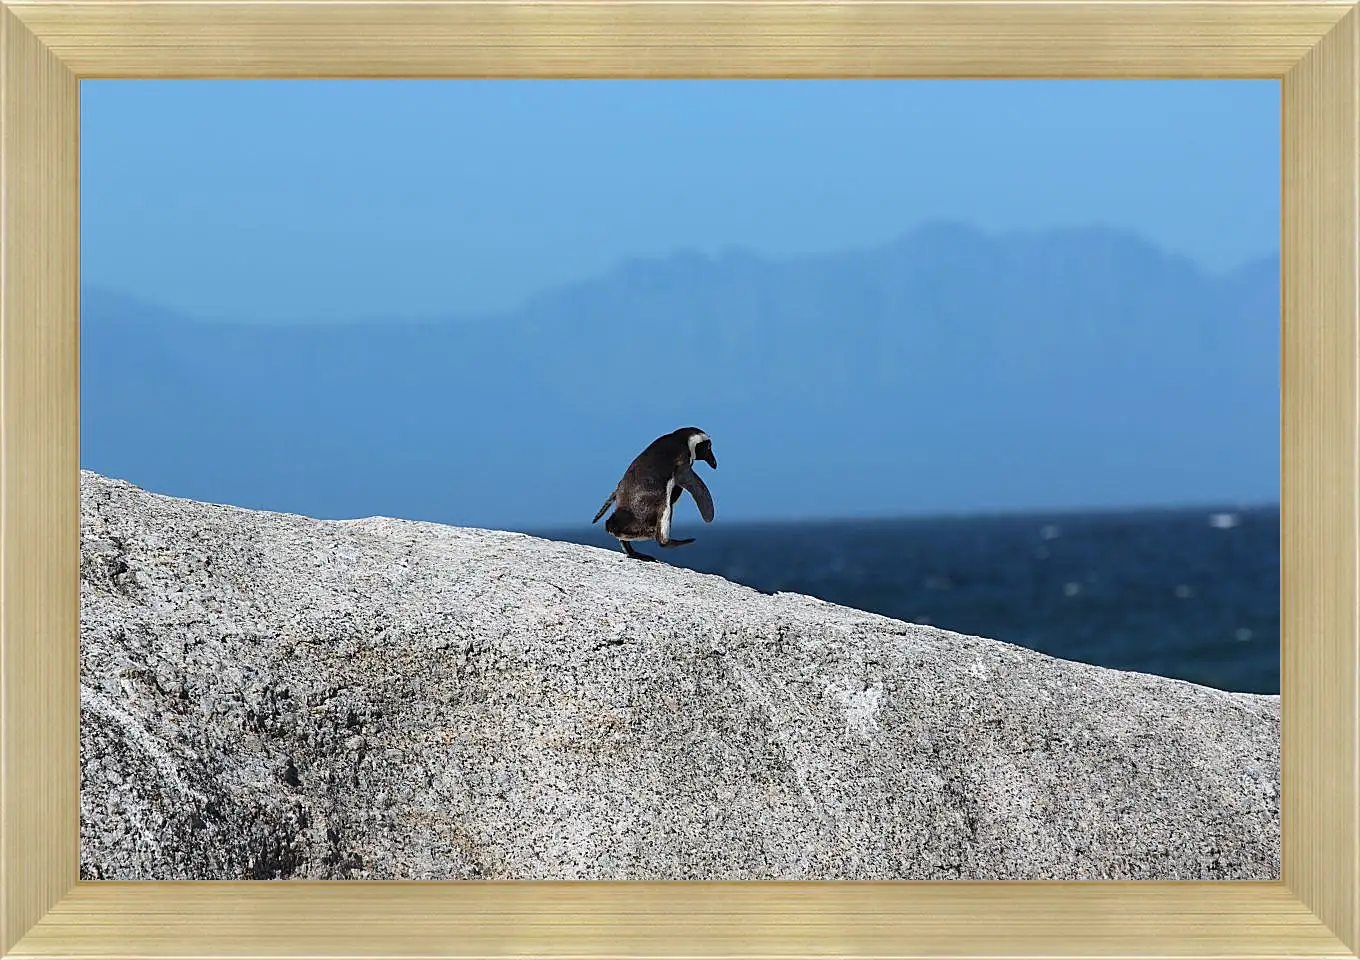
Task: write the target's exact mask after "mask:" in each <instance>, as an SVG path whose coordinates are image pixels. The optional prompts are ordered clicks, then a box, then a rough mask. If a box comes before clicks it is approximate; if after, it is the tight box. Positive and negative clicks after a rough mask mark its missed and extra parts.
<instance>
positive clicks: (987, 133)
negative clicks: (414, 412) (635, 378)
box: [81, 80, 1280, 321]
mask: <svg viewBox="0 0 1360 960" xmlns="http://www.w3.org/2000/svg"><path fill="white" fill-rule="evenodd" d="M81 95H82V111H81V122H82V140H81V177H82V184H81V194H82V230H81V240H82V245H83V250H82V274H83V280H84V282H86V283H89V284H97V285H100V286H106V287H112V288H115V289H117V290H121V291H125V292H127V293H131V294H134V295H137V296H141V297H145V298H148V299H151V300H153V301H156V302H159V303H162V304H164V305H166V306H168V307H172V308H174V309H176V310H180V311H183V312H186V313H189V314H193V315H197V316H203V317H219V318H229V319H236V320H252V321H275V320H309V321H311V320H352V319H368V318H371V319H377V318H387V317H435V316H449V315H460V314H477V313H492V312H498V311H500V310H503V309H507V308H512V307H514V306H515V305H517V304H519V303H521V302H522V301H523V300H524V299H525V298H526V297H528V296H531V295H533V294H535V293H538V292H540V291H543V290H545V289H548V288H551V287H554V286H557V285H559V284H563V283H569V282H574V281H578V280H581V279H583V278H586V277H589V276H591V275H593V274H597V273H600V272H602V271H604V270H607V269H609V268H610V267H612V266H613V265H615V264H616V263H617V262H618V261H620V260H621V259H625V258H629V257H634V256H646V255H653V254H666V253H670V252H672V251H674V250H676V249H678V248H684V247H690V248H694V249H698V250H700V251H706V252H717V251H720V250H721V249H722V248H724V247H728V246H738V247H745V248H748V249H751V250H753V251H755V252H758V253H762V254H766V255H769V256H774V257H782V256H785V255H789V254H797V253H811V252H821V251H834V250H840V249H844V248H846V247H859V246H865V245H870V244H875V243H879V242H882V241H885V240H888V239H891V238H893V237H896V236H899V235H901V234H902V233H904V232H905V231H907V230H908V229H910V228H911V227H912V226H914V225H916V224H917V223H919V222H921V221H925V220H930V219H935V218H941V217H943V218H950V219H955V220H962V221H966V222H968V223H971V224H973V225H975V226H978V227H981V228H983V229H987V230H1008V229H1014V228H1021V229H1039V228H1045V227H1050V226H1068V225H1084V224H1092V223H1102V224H1109V225H1114V226H1118V227H1123V228H1128V229H1132V230H1135V231H1137V232H1139V233H1141V234H1142V235H1144V236H1145V237H1147V238H1148V239H1150V240H1152V241H1154V242H1156V243H1158V244H1159V245H1161V246H1163V247H1164V248H1166V249H1167V250H1169V251H1172V252H1176V253H1183V254H1187V255H1189V256H1191V257H1192V258H1194V259H1195V260H1197V261H1199V262H1200V263H1201V264H1203V265H1205V266H1207V267H1210V268H1212V269H1225V268H1228V267H1232V266H1235V265H1236V264H1238V263H1239V262H1241V261H1242V260H1244V259H1246V258H1249V257H1254V256H1259V255H1261V254H1264V253H1269V252H1271V251H1274V250H1275V249H1277V247H1278V237H1279V175H1280V169H1279V151H1278V136H1279V122H1280V117H1279V85H1278V83H1276V82H1274V81H1104V82H1091V81H718V82H714V81H622V82H621V81H487V82H480V81H277V82H276V81H191V82H186V81H146V80H138V81H110V80H97V81H90V80H87V81H83V82H82V85H81ZM1263 143H1267V144H1271V145H1272V147H1271V148H1270V149H1264V150H1263V149H1262V148H1261V145H1262V144H1263ZM356 263H362V264H363V268H362V269H355V264H356Z"/></svg>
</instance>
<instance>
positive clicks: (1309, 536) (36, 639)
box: [0, 0, 1360, 958]
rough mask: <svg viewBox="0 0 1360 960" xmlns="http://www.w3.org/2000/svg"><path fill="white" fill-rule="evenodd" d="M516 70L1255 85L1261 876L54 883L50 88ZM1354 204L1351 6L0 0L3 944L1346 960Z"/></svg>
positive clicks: (70, 172)
mask: <svg viewBox="0 0 1360 960" xmlns="http://www.w3.org/2000/svg"><path fill="white" fill-rule="evenodd" d="M520 76H541V77H583V76H593V77H675V76H686V77H719V76H723V77H733V76H761V77H852V76H860V77H870V76H872V77H1092V78H1094V77H1111V78H1120V77H1147V78H1151V77H1189V78H1213V77H1221V78H1246V77H1256V78H1276V79H1280V80H1281V81H1282V96H1283V102H1282V120H1283V133H1282V143H1283V191H1284V192H1283V232H1282V249H1281V255H1282V272H1283V277H1282V284H1283V286H1282V301H1283V327H1282V341H1281V342H1282V388H1281V389H1282V398H1281V402H1282V448H1281V449H1282V491H1281V527H1282V530H1281V570H1282V618H1281V623H1282V644H1281V646H1282V654H1281V655H1282V709H1283V720H1282V731H1283V733H1282V735H1283V744H1282V757H1283V759H1282V816H1283V851H1282V854H1283V860H1282V864H1283V869H1282V879H1281V880H1280V881H1279V882H1273V883H1272V882H1260V883H1257V882H1204V883H1182V882H1177V883H1155V882H1129V883H1096V882H1077V883H1038V882H1025V883H1019V882H1016V883H973V882H966V881H952V882H944V883H913V882H903V883H837V882H827V883H812V882H789V883H765V882H746V883H654V884H653V883H612V882H573V883H529V882H474V881H453V882H425V883H403V882H357V881H343V882H329V883H327V882H303V881H283V882H275V883H268V882H260V881H254V882H241V883H235V882H233V883H208V882H198V883H192V882H179V883H160V882H113V881H94V882H79V881H78V880H77V873H78V859H79V836H78V834H79V805H78V793H77V791H78V784H79V729H78V719H79V687H78V666H79V664H78V647H79V645H78V624H79V581H78V570H77V567H78V554H79V530H78V516H79V504H78V477H79V474H78V449H77V447H78V421H79V392H78V326H79V298H80V294H79V280H78V277H79V205H78V195H79V182H78V181H79V162H78V151H79V129H80V127H79V83H78V81H79V80H80V79H81V78H112V77H162V78H185V77H283V78H287V77H520ZM545 162H546V161H545ZM1358 204H1360V12H1358V11H1357V10H1356V9H1355V3H1354V2H1353V0H1346V2H1315V0H1189V2H1182V0H1113V2H1110V0H6V2H0V778H2V779H3V784H2V785H0V786H2V789H3V794H2V795H0V885H2V888H0V900H3V903H0V949H2V950H3V951H4V954H5V955H7V956H15V957H73V958H84V957H91V958H93V957H99V958H131V957H170V956H174V957H209V956H211V957H303V956H306V957H389V956H390V957H396V956H404V957H413V956H420V957H549V956H552V957H584V956H592V957H595V956H609V957H634V956H638V957H641V956H648V957H693V958H699V957H705V958H707V957H763V958H764V957H768V958H775V957H875V958H878V957H906V956H913V957H921V956H953V955H967V956H970V957H984V956H1003V955H1004V956H1008V957H1016V956H1034V957H1039V956H1043V957H1058V956H1090V957H1115V956H1119V957H1130V956H1159V957H1172V956H1174V957H1210V956H1213V957H1280V958H1284V957H1313V956H1353V955H1355V954H1356V951H1357V949H1358V948H1360V779H1358V778H1360V560H1358V559H1357V554H1358V552H1360V207H1358V206H1357V205H1358ZM1168 349H1174V347H1172V346H1171V345H1168Z"/></svg>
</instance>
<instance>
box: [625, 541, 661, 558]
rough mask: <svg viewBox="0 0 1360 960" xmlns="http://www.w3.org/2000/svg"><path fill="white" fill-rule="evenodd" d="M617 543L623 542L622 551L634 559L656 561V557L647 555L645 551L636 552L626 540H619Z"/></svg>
mask: <svg viewBox="0 0 1360 960" xmlns="http://www.w3.org/2000/svg"><path fill="white" fill-rule="evenodd" d="M619 543H621V544H623V552H624V553H626V554H628V556H630V557H632V558H633V559H634V560H646V561H649V562H651V563H656V557H652V556H648V555H647V554H645V553H638V552H637V551H636V550H634V549H633V545H632V544H631V543H629V542H628V541H627V540H620V541H619Z"/></svg>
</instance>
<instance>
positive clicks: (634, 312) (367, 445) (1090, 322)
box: [82, 224, 1279, 529]
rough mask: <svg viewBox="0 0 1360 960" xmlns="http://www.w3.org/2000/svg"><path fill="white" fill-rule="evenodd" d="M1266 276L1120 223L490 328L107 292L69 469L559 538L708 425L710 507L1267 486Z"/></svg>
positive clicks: (899, 507)
mask: <svg viewBox="0 0 1360 960" xmlns="http://www.w3.org/2000/svg"><path fill="white" fill-rule="evenodd" d="M1278 277H1279V272H1278V257H1277V256H1266V257H1264V258H1260V259H1258V260H1256V261H1254V262H1252V263H1249V264H1244V265H1243V266H1242V267H1240V268H1239V269H1237V270H1234V271H1228V272H1226V273H1222V274H1216V275H1211V274H1209V273H1208V272H1207V271H1204V270H1201V269H1199V268H1198V267H1197V266H1196V265H1195V264H1194V263H1193V262H1192V261H1190V260H1188V259H1187V258H1184V257H1178V256H1175V255H1170V254H1165V253H1164V252H1161V251H1159V250H1158V249H1157V248H1156V247H1154V246H1153V245H1151V244H1149V243H1147V242H1146V241H1142V240H1140V239H1139V238H1137V237H1136V235H1132V234H1129V233H1127V232H1126V231H1113V230H1101V229H1086V230H1067V231H1049V232H1042V233H1039V234H1036V235H1035V236H1034V237H1026V236H1024V235H1018V234H1016V235H1004V236H1001V237H1000V238H998V237H994V236H989V235H987V234H984V233H982V232H981V231H976V230H973V229H971V228H968V227H966V226H961V225H957V224H954V225H938V224H937V225H934V226H927V227H923V228H921V229H918V230H915V231H912V232H911V233H909V234H906V235H904V237H903V238H901V239H900V240H898V241H895V242H893V243H889V244H884V245H879V246H876V247H872V248H870V249H869V251H868V252H867V253H865V252H859V253H856V252H854V251H848V252H843V253H838V254H831V255H826V256H821V257H812V258H808V259H803V260H797V261H771V260H765V259H762V258H760V257H759V256H756V255H747V254H743V253H741V252H731V253H729V254H727V255H724V256H719V257H709V256H706V255H702V254H690V255H676V256H672V257H668V258H663V259H659V260H651V261H648V260H645V259H642V260H635V261H629V262H627V263H624V264H621V265H620V266H619V267H618V268H616V270H614V271H612V272H609V273H606V274H602V275H599V276H596V277H593V278H588V279H587V280H585V281H583V282H582V283H580V284H576V285H571V286H567V287H562V288H558V289H556V290H554V291H552V292H550V293H546V294H542V295H537V296H534V297H530V298H528V299H527V300H526V303H525V306H523V307H522V308H521V309H520V310H518V311H515V312H513V313H511V314H507V315H505V316H503V317H501V318H499V319H497V320H494V321H491V320H488V321H486V322H479V321H475V320H467V319H465V320H461V321H458V322H446V323H438V322H426V321H402V322H394V323H345V324H336V325H313V324H297V325H278V326H262V325H251V324H248V323H228V322H222V321H200V322H197V323H185V322H184V321H183V319H182V318H178V317H177V315H175V314H174V312H173V311H169V310H165V309H156V308H154V307H147V306H145V305H141V304H138V303H137V302H136V301H135V299H131V298H128V297H126V296H121V295H108V294H106V293H104V292H101V291H99V290H90V291H87V295H86V298H85V302H84V304H83V323H82V350H83V356H84V360H83V363H82V465H84V466H86V467H89V468H91V469H96V470H99V471H100V472H103V473H107V474H112V475H119V476H126V477H129V478H131V479H134V480H136V481H137V482H139V483H144V484H147V485H149V486H151V487H153V488H156V489H161V490H164V491H166V492H170V493H175V494H179V495H185V496H192V497H194V498H196V499H208V500H217V501H223V502H231V503H237V504H241V505H245V506H259V507H264V508H273V509H283V510H290V511H295V512H301V513H307V514H311V515H316V516H353V515H356V514H360V513H368V514H388V515H401V516H409V517H413V518H419V519H431V520H438V521H448V522H458V523H469V524H475V525H490V526H514V527H518V528H521V529H525V528H528V527H540V528H541V527H545V526H561V525H563V524H565V523H569V522H572V518H573V517H576V516H577V515H580V516H581V517H582V518H583V522H584V520H588V517H589V514H590V513H591V512H593V509H594V506H592V505H591V502H594V503H595V505H598V501H599V500H600V499H601V498H602V497H603V496H604V494H606V493H607V492H608V490H609V488H610V487H611V486H612V485H613V483H614V482H615V481H616V480H617V475H618V474H619V473H621V472H622V469H623V467H624V466H625V465H626V464H627V462H628V460H630V459H631V457H632V456H633V455H634V454H635V453H636V452H637V450H639V449H641V447H642V446H644V445H645V444H646V442H647V441H648V440H650V439H651V438H652V437H653V436H656V435H659V434H661V433H664V432H667V431H669V430H670V429H673V428H674V427H675V426H676V425H677V424H679V423H698V424H700V425H702V426H703V427H704V428H705V429H706V430H708V431H709V432H710V433H711V434H713V436H714V438H715V443H716V445H717V447H718V451H719V457H720V459H721V460H722V461H723V465H724V470H723V471H722V472H720V473H718V474H716V475H715V477H714V483H715V484H716V488H715V490H714V495H715V498H716V499H717V502H718V509H719V515H720V517H721V516H731V517H734V518H744V519H773V518H775V517H777V516H779V515H785V516H816V515H826V514H838V513H839V514H851V515H866V514H868V513H904V512H906V513H922V512H937V511H955V510H958V509H972V508H983V509H989V508H1000V507H1017V508H1020V507H1026V506H1028V507H1033V508H1038V509H1045V508H1049V507H1056V506H1061V505H1062V504H1063V503H1065V502H1075V501H1080V502H1086V503H1089V504H1091V505H1093V506H1097V507H1100V506H1128V505H1133V504H1135V503H1147V504H1150V505H1158V504H1162V503H1170V502H1186V501H1204V502H1223V501H1237V500H1245V501H1260V500H1271V499H1274V498H1276V497H1278V433H1277V432H1276V431H1277V430H1278V403H1279V395H1278V390H1279V381H1278V373H1279V369H1278V366H1279V354H1278V309H1279V303H1278V298H1279V292H1278V290H1279V287H1278V283H1279V281H1278ZM724 450H726V451H728V452H727V453H726V454H724V453H723V451H724ZM794 463H796V468H795V467H794V466H792V464H794ZM921 463H925V464H927V465H928V467H929V468H928V469H922V468H921V467H920V466H919V464H921ZM546 476H551V477H552V478H553V480H552V482H551V483H546V484H545V483H543V482H541V481H539V480H537V479H535V478H536V477H546ZM902 478H909V480H910V482H909V483H906V482H902ZM772 490H773V491H775V492H774V493H773V494H772V493H771V491H772ZM582 504H585V506H582Z"/></svg>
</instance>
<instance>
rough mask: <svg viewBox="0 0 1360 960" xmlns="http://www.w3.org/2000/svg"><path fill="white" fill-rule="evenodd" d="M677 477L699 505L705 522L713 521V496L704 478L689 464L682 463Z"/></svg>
mask: <svg viewBox="0 0 1360 960" xmlns="http://www.w3.org/2000/svg"><path fill="white" fill-rule="evenodd" d="M675 479H677V480H679V481H680V486H682V487H684V488H685V489H686V490H688V491H689V495H690V496H691V497H693V498H694V502H695V503H696V504H697V505H698V507H699V516H701V517H703V518H704V523H712V522H713V497H712V496H710V495H709V492H708V487H707V486H706V485H705V484H704V481H703V478H702V477H700V476H699V475H698V474H697V473H695V472H694V469H693V468H692V467H690V466H689V465H688V464H682V465H681V467H680V469H679V470H677V471H675Z"/></svg>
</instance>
